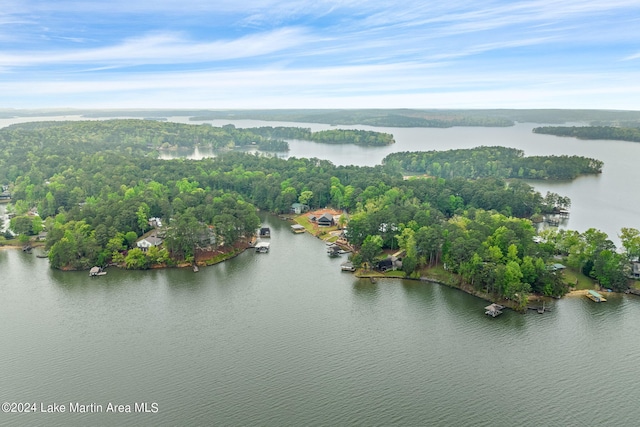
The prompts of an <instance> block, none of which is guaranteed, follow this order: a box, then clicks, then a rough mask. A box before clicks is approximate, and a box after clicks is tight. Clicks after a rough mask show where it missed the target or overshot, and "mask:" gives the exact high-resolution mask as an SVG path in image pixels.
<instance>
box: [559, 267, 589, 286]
mask: <svg viewBox="0 0 640 427" xmlns="http://www.w3.org/2000/svg"><path fill="white" fill-rule="evenodd" d="M562 274H563V275H564V281H565V282H566V283H568V284H569V286H573V287H575V288H576V289H594V288H595V286H596V282H595V280H593V279H592V278H590V277H587V276H585V275H584V274H582V273H580V272H578V271H577V270H575V269H573V268H570V267H568V268H566V269H565V270H564V272H563V273H562ZM576 282H577V283H578V284H577V285H576Z"/></svg>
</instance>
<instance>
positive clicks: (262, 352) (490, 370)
mask: <svg viewBox="0 0 640 427" xmlns="http://www.w3.org/2000/svg"><path fill="white" fill-rule="evenodd" d="M264 221H265V224H267V225H268V226H270V227H271V229H272V236H273V237H272V238H271V252H270V253H268V254H256V253H255V252H253V251H247V252H245V253H243V254H242V255H240V256H239V257H237V258H235V259H233V260H231V261H228V262H226V263H223V264H220V265H216V266H212V267H207V268H202V269H201V270H200V272H198V273H193V272H192V271H191V270H190V269H170V270H157V271H136V272H129V271H120V270H116V269H109V270H108V274H107V275H106V276H103V277H99V278H89V277H88V274H87V272H77V273H65V272H60V271H55V270H51V269H49V268H48V266H47V260H44V259H39V258H36V257H35V256H34V255H29V254H25V253H23V252H22V251H19V250H1V251H0V271H2V280H1V282H0V324H2V325H3V327H2V328H0V342H1V343H2V345H1V346H0V360H2V362H3V363H2V364H1V365H0V378H2V388H1V391H0V394H1V395H2V400H3V401H8V402H14V401H17V402H36V403H37V404H38V408H40V402H43V403H44V405H45V407H46V406H47V405H49V404H54V403H57V404H63V405H66V408H67V412H66V413H58V414H49V413H45V414H43V413H35V414H34V413H31V414H11V413H10V414H0V425H54V426H55V425H60V426H75V425H77V426H86V425H140V426H143V425H167V426H170V425H171V426H172V425H185V426H186V425H220V426H301V425H304V426H352V425H366V426H390V425H401V426H427V425H428V426H451V425H479V426H482V425H486V426H489V425H491V426H495V425H499V426H512V425H558V426H568V425H576V426H577V425H581V426H584V425H594V426H596V425H635V423H636V422H637V420H638V419H639V418H640V406H639V405H635V404H633V402H630V401H629V398H630V396H633V395H634V392H635V390H636V386H637V384H638V382H640V373H639V372H638V371H637V370H634V369H633V368H632V367H633V366H634V364H635V362H636V359H637V356H638V354H640V340H637V339H636V337H637V336H638V333H639V332H640V299H638V298H637V297H633V296H612V297H610V298H609V301H608V302H607V303H604V304H595V303H593V302H591V301H589V300H588V299H586V298H579V297H574V298H566V299H563V300H560V301H558V302H557V303H556V304H555V305H554V306H553V307H552V308H553V311H551V312H549V313H545V314H544V315H539V314H537V313H534V312H531V314H526V315H521V314H516V313H513V312H511V311H507V312H505V314H503V315H502V316H500V317H498V318H495V319H492V318H488V317H487V316H485V315H484V310H483V307H484V306H485V305H486V302H485V301H482V300H480V299H478V298H475V297H472V296H470V295H467V294H465V293H462V292H460V291H457V290H454V289H449V288H447V287H444V286H440V285H436V284H430V283H426V282H416V281H401V280H380V281H378V282H377V283H370V282H369V281H367V280H359V279H356V278H354V276H353V275H352V274H350V273H343V272H341V271H340V267H339V265H340V263H341V262H342V261H343V259H341V258H329V257H328V256H327V255H326V254H325V245H324V243H323V242H321V241H319V240H318V239H316V238H313V237H311V236H310V235H306V234H304V235H294V234H293V233H291V232H290V230H289V224H288V223H286V222H283V221H281V220H279V219H278V218H275V217H270V216H267V217H264ZM76 402H80V403H81V404H85V405H89V404H91V403H94V404H96V405H102V407H103V410H106V408H107V405H108V403H109V402H111V403H113V404H124V405H127V404H129V405H131V406H132V408H134V406H133V405H134V403H135V402H137V403H141V402H147V403H149V404H152V403H157V405H158V406H157V407H158V412H157V413H133V414H116V413H106V412H103V413H86V414H81V413H69V412H68V411H69V409H70V404H71V403H74V404H75V403H76ZM149 408H151V406H149Z"/></svg>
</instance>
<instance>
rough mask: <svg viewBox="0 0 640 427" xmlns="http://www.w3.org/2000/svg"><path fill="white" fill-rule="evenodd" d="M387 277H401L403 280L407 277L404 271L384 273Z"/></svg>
mask: <svg viewBox="0 0 640 427" xmlns="http://www.w3.org/2000/svg"><path fill="white" fill-rule="evenodd" d="M384 275H385V277H399V278H401V279H403V278H404V277H405V276H406V275H405V274H404V271H402V270H394V271H387V272H385V273H384Z"/></svg>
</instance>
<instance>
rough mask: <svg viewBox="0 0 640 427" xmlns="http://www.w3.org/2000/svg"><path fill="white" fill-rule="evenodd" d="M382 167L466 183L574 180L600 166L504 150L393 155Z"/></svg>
mask: <svg viewBox="0 0 640 427" xmlns="http://www.w3.org/2000/svg"><path fill="white" fill-rule="evenodd" d="M383 163H384V164H385V165H387V166H389V167H391V168H396V167H399V168H401V169H402V170H403V171H405V172H409V173H417V174H428V175H431V176H436V177H442V178H451V177H463V178H468V179H476V178H483V177H497V178H527V179H552V180H563V179H574V178H576V177H578V176H579V175H586V174H599V173H601V172H602V166H603V163H602V162H601V161H600V160H596V159H592V158H587V157H582V156H529V157H525V156H524V151H522V150H518V149H515V148H506V147H476V148H471V149H457V150H447V151H426V152H423V151H420V152H401V153H392V154H389V155H388V156H387V157H385V158H384V159H383Z"/></svg>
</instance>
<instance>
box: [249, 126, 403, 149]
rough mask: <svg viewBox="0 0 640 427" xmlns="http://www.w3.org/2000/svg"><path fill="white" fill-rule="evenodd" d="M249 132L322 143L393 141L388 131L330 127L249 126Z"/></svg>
mask: <svg viewBox="0 0 640 427" xmlns="http://www.w3.org/2000/svg"><path fill="white" fill-rule="evenodd" d="M247 130H248V131H249V132H253V133H255V134H257V135H261V136H263V137H265V138H270V139H279V138H285V139H301V140H305V141H314V142H320V143H324V144H355V145H370V146H383V145H390V144H393V143H395V140H394V139H393V135H391V134H389V133H382V132H373V131H368V130H355V129H331V130H322V131H318V132H312V131H311V129H309V128H299V127H282V126H278V127H271V126H263V127H259V128H249V129H247Z"/></svg>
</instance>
